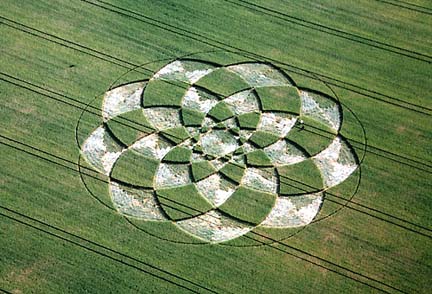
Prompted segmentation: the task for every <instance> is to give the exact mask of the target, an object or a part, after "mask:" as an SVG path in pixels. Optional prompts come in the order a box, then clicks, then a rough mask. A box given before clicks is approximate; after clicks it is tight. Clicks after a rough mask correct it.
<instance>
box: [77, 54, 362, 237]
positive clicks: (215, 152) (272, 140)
mask: <svg viewBox="0 0 432 294" xmlns="http://www.w3.org/2000/svg"><path fill="white" fill-rule="evenodd" d="M341 111H342V108H341V106H340V104H339V103H338V102H337V101H336V100H335V99H332V98H331V97H329V96H328V95H325V94H322V93H320V92H317V91H306V90H304V89H299V88H298V87H297V86H296V85H295V84H294V83H293V81H292V80H291V78H290V77H289V76H287V75H286V74H285V73H284V72H282V71H281V70H279V69H278V68H277V67H275V66H273V65H272V64H269V63H261V62H243V63H236V64H229V65H224V66H218V65H216V64H212V63H207V62H204V61H200V60H193V59H178V60H175V61H172V62H170V63H168V64H166V65H165V66H163V67H162V68H161V69H160V70H158V71H157V72H156V73H155V74H154V75H153V76H152V77H151V78H150V79H148V80H145V81H138V82H132V83H128V84H124V85H121V86H119V87H116V88H113V89H111V90H109V91H108V92H106V93H105V95H104V100H103V105H102V118H103V123H102V124H101V125H100V126H98V127H97V128H96V129H95V130H94V131H93V132H92V133H91V134H90V135H89V136H88V138H87V139H86V140H85V141H84V143H83V145H82V147H81V153H82V155H83V157H84V158H85V160H86V161H87V162H88V163H89V164H90V165H91V166H92V168H94V169H96V170H98V171H99V172H101V173H103V174H105V175H107V176H108V177H109V184H108V185H109V191H110V195H111V200H112V203H113V205H114V207H115V208H116V210H117V211H118V212H119V213H121V214H123V215H125V216H127V217H132V218H137V219H140V220H146V221H154V222H170V223H172V224H173V225H174V226H176V227H177V228H179V229H181V230H183V231H185V232H187V233H188V234H190V235H192V236H194V237H196V238H198V239H200V240H202V241H205V242H212V243H218V242H225V241H229V240H233V239H235V238H238V237H240V236H242V235H244V234H246V233H248V232H250V231H252V230H254V229H255V228H257V227H262V228H297V227H303V226H306V225H307V224H309V223H311V222H312V221H313V220H314V218H315V217H316V215H317V214H318V212H319V211H320V208H321V205H322V202H323V193H324V192H325V191H326V190H327V189H329V188H332V187H334V186H336V185H338V184H340V183H342V182H343V181H345V180H346V179H347V178H348V177H349V176H350V175H351V174H352V173H353V172H354V171H355V170H356V169H357V167H358V163H357V162H358V160H357V156H356V154H355V153H354V152H353V150H352V148H350V146H349V144H348V142H347V141H346V139H345V138H344V137H343V136H342V135H341V134H340V129H341V117H342V113H341ZM311 129H316V130H320V131H322V132H323V134H325V135H322V136H321V137H322V138H321V137H320V138H317V137H316V136H315V137H314V136H311V132H310V130H311Z"/></svg>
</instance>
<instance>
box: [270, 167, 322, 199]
mask: <svg viewBox="0 0 432 294" xmlns="http://www.w3.org/2000/svg"><path fill="white" fill-rule="evenodd" d="M277 170H278V173H279V176H280V193H281V194H282V195H296V194H305V193H311V192H314V191H318V190H320V189H322V188H323V187H324V185H323V180H322V178H321V173H320V171H319V170H318V168H317V167H316V165H315V164H314V163H313V162H312V160H311V159H308V160H304V161H302V162H300V163H296V164H293V165H287V166H283V167H280V168H278V169H277Z"/></svg>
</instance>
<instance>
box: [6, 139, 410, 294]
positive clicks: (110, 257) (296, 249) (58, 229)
mask: <svg viewBox="0 0 432 294" xmlns="http://www.w3.org/2000/svg"><path fill="white" fill-rule="evenodd" d="M0 144H3V145H6V146H9V147H12V148H14V149H16V150H19V151H24V152H25V153H27V154H29V155H33V156H37V157H39V158H43V157H41V156H38V155H35V154H33V153H31V152H28V151H25V150H23V149H20V148H17V147H14V146H12V145H9V144H7V143H3V142H0ZM43 159H45V160H47V161H50V160H49V159H46V158H43ZM52 163H54V164H56V165H60V166H62V167H66V168H67V169H70V170H72V171H75V172H76V171H77V170H76V169H74V168H70V167H68V166H65V165H63V164H59V163H57V162H55V161H54V162H52ZM96 179H97V180H100V181H103V182H106V181H105V180H102V179H100V178H96ZM180 205H182V206H184V207H187V208H189V209H192V210H196V209H195V208H193V207H188V206H186V205H184V204H181V203H180ZM0 208H1V209H3V210H7V211H8V212H11V213H14V214H17V215H19V216H21V217H25V218H27V219H31V220H32V221H34V222H37V223H40V224H42V225H45V226H48V227H49V228H51V229H55V230H57V231H60V232H61V233H64V234H68V235H70V236H73V237H75V238H78V239H80V240H83V241H85V242H88V243H90V244H91V245H95V246H97V247H100V248H103V249H105V250H108V251H110V252H113V253H116V254H119V255H120V256H122V257H127V258H128V259H131V260H133V261H138V262H139V263H143V264H145V265H147V266H148V264H147V263H145V262H142V261H140V260H138V259H136V258H134V257H131V256H128V255H125V254H123V253H120V252H118V251H115V250H113V249H111V248H109V247H106V246H104V245H101V244H98V243H96V242H93V241H90V240H88V239H85V238H82V237H80V236H78V235H75V234H72V233H69V232H67V231H65V230H63V229H60V228H57V227H54V226H52V225H50V224H48V223H44V222H42V221H40V220H36V219H34V218H31V217H28V216H26V215H23V214H21V213H19V212H16V211H14V210H12V209H10V208H7V207H4V206H1V205H0ZM172 209H176V210H179V209H178V208H176V207H172ZM179 211H181V210H179ZM182 212H183V213H186V214H190V213H188V212H184V211H182ZM0 215H3V216H5V215H4V214H2V213H0ZM6 217H8V218H10V217H9V216H7V215H6ZM13 220H15V219H13ZM17 221H19V220H17ZM19 222H21V221H19ZM23 224H25V223H23ZM26 225H29V224H26ZM29 226H31V227H33V228H35V229H38V230H39V228H37V227H35V226H32V225H29ZM41 231H43V232H44V233H47V234H49V235H52V236H54V237H57V238H60V239H62V240H64V241H67V242H70V243H73V244H75V245H77V246H80V247H82V248H84V249H87V250H90V251H92V252H94V253H97V254H100V255H102V256H104V257H107V258H109V259H112V260H114V261H118V262H121V263H123V264H125V265H128V266H131V267H133V268H135V269H138V270H141V271H144V270H143V269H141V268H138V267H136V266H134V265H132V264H128V263H125V262H124V261H122V260H119V259H116V258H113V257H112V256H110V255H107V254H103V253H101V252H98V251H96V250H94V249H91V248H89V247H88V246H85V245H82V244H80V243H78V242H74V241H71V240H69V239H66V238H64V237H61V236H59V235H56V234H53V233H51V232H49V231H46V230H41ZM252 233H253V234H255V235H257V236H259V237H261V238H264V239H267V240H270V241H272V242H275V243H277V244H280V245H283V246H284V247H287V248H289V249H291V250H294V251H296V252H300V253H302V254H304V255H307V256H309V257H312V258H314V259H318V260H320V261H322V262H325V263H327V264H330V265H331V266H334V267H337V268H341V269H343V270H345V271H348V272H349V273H351V274H354V275H358V276H360V277H362V278H365V279H368V280H371V281H374V282H376V283H379V284H381V285H384V286H387V287H390V288H392V289H395V290H398V289H397V288H394V287H392V286H390V285H387V284H386V283H384V282H381V281H378V280H376V279H373V278H370V277H368V276H366V275H364V274H361V273H358V272H355V271H353V270H351V269H349V268H347V267H344V266H341V265H338V264H336V263H334V262H331V261H328V260H326V259H323V258H321V257H318V256H316V255H313V254H310V253H308V252H306V251H304V250H302V249H299V248H296V247H293V246H290V245H287V244H285V243H282V242H280V241H278V240H275V239H272V238H269V237H268V236H265V235H262V234H258V233H255V232H252ZM252 240H254V241H258V242H260V241H259V240H256V239H253V238H252ZM265 245H268V244H265ZM270 247H272V248H274V249H277V250H279V251H280V249H279V248H277V247H275V246H272V245H270ZM285 253H288V254H289V255H292V256H294V257H296V258H299V259H301V260H303V261H306V262H309V263H311V264H313V265H315V266H319V267H321V268H324V269H326V270H328V271H330V272H333V273H336V274H338V275H341V276H344V277H346V278H349V279H351V280H353V281H356V282H359V283H361V284H364V285H367V286H369V287H372V288H374V289H376V290H380V291H383V292H386V291H384V290H382V289H380V288H377V287H375V286H373V285H370V284H368V283H365V282H363V281H360V280H358V279H356V278H353V277H351V276H349V275H347V274H344V273H341V272H339V271H336V270H334V269H332V268H329V267H327V266H324V265H322V264H319V263H317V262H314V261H310V260H309V259H307V258H304V257H301V256H297V255H295V254H293V253H290V252H285ZM150 267H152V268H153V267H154V266H150ZM156 269H157V270H160V269H159V268H156ZM161 271H162V272H164V273H165V272H166V271H164V270H161ZM168 274H170V275H173V274H171V273H169V272H168ZM153 275H155V274H153ZM155 276H156V277H158V276H157V275H155ZM175 277H176V278H179V277H178V276H176V275H175ZM180 279H182V280H184V278H181V277H180ZM168 281H169V280H168ZM186 281H188V282H190V281H189V280H186ZM169 282H172V281H169ZM192 283H193V282H192ZM194 285H195V284H194ZM188 290H189V289H188ZM210 291H211V292H213V293H215V292H214V291H212V290H210ZM398 291H399V292H402V291H400V290H398ZM197 293H198V292H197ZM386 293H387V292H386ZM402 293H404V292H402Z"/></svg>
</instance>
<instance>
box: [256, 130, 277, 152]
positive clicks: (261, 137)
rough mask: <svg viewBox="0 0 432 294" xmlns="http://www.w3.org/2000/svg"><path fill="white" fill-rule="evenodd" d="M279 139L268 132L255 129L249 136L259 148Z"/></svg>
mask: <svg viewBox="0 0 432 294" xmlns="http://www.w3.org/2000/svg"><path fill="white" fill-rule="evenodd" d="M277 140H279V137H278V136H276V135H275V134H272V133H270V132H264V131H256V132H254V133H253V135H252V136H251V137H250V138H249V141H250V142H252V143H253V144H255V145H257V146H258V147H259V148H264V147H267V146H268V145H271V144H273V143H275V142H276V141H277Z"/></svg>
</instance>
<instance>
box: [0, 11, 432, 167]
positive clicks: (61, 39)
mask: <svg viewBox="0 0 432 294" xmlns="http://www.w3.org/2000/svg"><path fill="white" fill-rule="evenodd" d="M0 18H3V19H5V20H7V21H10V22H13V23H14V24H15V25H17V26H23V27H25V28H26V30H22V29H20V28H19V27H15V26H11V27H12V28H14V29H17V30H20V31H22V32H24V33H30V32H28V30H33V31H36V32H38V33H40V34H44V35H48V36H50V37H52V38H56V39H58V40H60V41H61V42H65V43H68V42H69V43H71V44H73V45H76V46H78V47H82V48H85V49H88V50H90V51H92V52H95V53H98V55H93V54H90V55H91V56H93V57H96V58H100V59H102V60H104V61H106V62H111V63H112V61H110V60H109V59H105V58H101V57H100V56H99V55H101V56H109V57H110V58H112V59H115V60H118V61H121V62H124V63H126V64H130V65H133V66H134V68H138V67H139V65H138V64H133V63H130V62H128V61H126V60H124V59H120V58H118V57H115V56H112V55H108V54H105V53H103V52H100V51H98V50H95V49H92V48H89V47H85V46H82V45H80V44H78V43H75V42H72V41H68V40H66V39H63V38H60V37H58V36H55V35H53V34H49V33H46V32H43V31H40V30H37V29H34V28H31V27H29V26H26V25H24V24H20V23H18V22H15V21H12V20H9V19H7V18H4V17H1V16H0ZM30 34H32V35H34V36H36V37H40V36H39V35H37V34H33V33H30ZM44 39H45V38H44ZM47 40H48V41H52V40H50V39H47ZM54 43H56V44H57V43H58V42H55V41H54ZM68 48H70V49H73V50H77V51H79V52H81V53H84V54H88V53H87V52H86V51H83V50H80V49H78V48H75V47H71V46H68ZM114 64H117V63H114ZM123 67H124V66H123ZM126 68H129V67H126ZM141 68H142V69H144V70H146V71H148V72H151V73H153V70H151V69H148V68H145V67H142V66H141ZM137 71H138V70H137ZM138 72H139V71H138ZM3 75H6V76H8V77H10V78H13V79H17V80H20V79H18V78H16V77H13V76H11V75H8V74H5V73H3ZM20 81H21V82H24V83H27V84H31V83H29V82H26V81H23V80H20ZM166 82H167V83H170V82H169V81H166ZM170 84H172V85H174V86H176V87H182V86H181V85H178V84H176V83H170ZM31 85H32V86H34V87H37V88H40V87H38V86H36V85H34V84H31ZM182 88H183V87H182ZM44 90H46V91H49V90H47V89H46V88H44ZM54 94H57V95H61V94H58V93H54ZM215 94H216V95H218V96H219V94H217V93H215ZM69 99H73V98H70V97H69ZM75 100H76V99H75ZM78 102H79V101H78ZM89 108H93V109H95V110H98V111H101V109H98V108H96V107H94V106H89ZM118 119H120V120H126V121H129V122H133V121H131V120H128V119H126V118H116V120H118ZM119 123H120V124H123V125H124V123H122V122H119ZM305 125H307V124H305ZM141 127H144V128H146V129H147V128H148V127H146V126H144V125H141ZM310 127H311V128H315V129H317V130H320V129H318V128H316V127H313V126H310ZM132 128H133V126H132ZM139 131H142V130H139ZM307 131H309V132H311V131H310V130H307ZM321 131H323V132H326V133H328V134H331V133H330V132H328V131H326V130H321ZM320 135H321V134H320ZM348 139H349V140H350V141H351V142H353V143H356V144H361V145H364V143H363V142H360V141H357V140H354V139H350V138H348ZM368 147H370V148H373V149H376V150H377V151H379V152H383V153H387V154H389V155H392V156H396V157H399V158H403V159H404V160H407V161H411V162H413V163H415V164H421V165H425V166H427V167H432V165H428V164H426V163H425V162H421V161H418V160H414V159H411V158H408V157H406V156H403V155H398V154H395V153H393V152H390V151H387V150H384V149H382V148H378V147H374V146H368ZM375 154H376V153H375ZM376 155H378V154H376ZM378 156H382V157H384V158H387V159H389V160H392V161H395V162H398V163H402V162H401V161H399V160H397V159H394V158H391V157H388V156H384V155H378ZM402 164H405V165H408V166H410V167H413V168H416V169H419V170H422V171H425V172H429V173H430V171H428V170H425V169H422V168H419V167H416V166H414V165H412V164H409V163H402Z"/></svg>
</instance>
